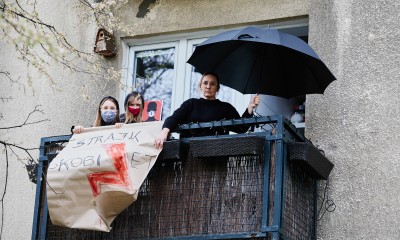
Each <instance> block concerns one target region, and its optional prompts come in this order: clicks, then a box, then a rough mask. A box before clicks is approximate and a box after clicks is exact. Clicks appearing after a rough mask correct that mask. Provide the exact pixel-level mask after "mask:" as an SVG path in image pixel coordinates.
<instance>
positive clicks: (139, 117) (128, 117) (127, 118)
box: [125, 92, 144, 123]
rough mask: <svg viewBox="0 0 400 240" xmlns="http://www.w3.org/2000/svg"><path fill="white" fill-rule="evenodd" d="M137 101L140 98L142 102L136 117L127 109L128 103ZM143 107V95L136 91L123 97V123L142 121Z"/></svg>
mask: <svg viewBox="0 0 400 240" xmlns="http://www.w3.org/2000/svg"><path fill="white" fill-rule="evenodd" d="M135 100H136V101H138V100H140V101H141V102H142V103H141V105H140V111H139V115H137V116H136V117H135V116H133V114H132V113H131V112H130V111H129V110H128V107H129V103H130V102H133V101H135ZM143 108H144V100H143V96H142V95H141V94H140V93H138V92H132V93H130V94H128V96H126V98H125V123H139V122H142V113H143Z"/></svg>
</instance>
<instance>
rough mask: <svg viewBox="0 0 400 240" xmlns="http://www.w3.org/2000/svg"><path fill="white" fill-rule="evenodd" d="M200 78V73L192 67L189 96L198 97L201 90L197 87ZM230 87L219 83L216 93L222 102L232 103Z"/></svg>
mask: <svg viewBox="0 0 400 240" xmlns="http://www.w3.org/2000/svg"><path fill="white" fill-rule="evenodd" d="M200 78H201V74H200V73H199V72H196V71H195V68H192V74H191V76H190V97H191V98H200V97H201V96H202V95H201V91H200V88H199V81H200ZM232 91H233V90H232V88H230V87H227V86H224V85H222V84H221V88H220V89H219V91H218V93H217V98H218V99H219V100H221V101H224V102H229V103H232V102H231V101H232Z"/></svg>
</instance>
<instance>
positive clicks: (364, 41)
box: [0, 0, 400, 239]
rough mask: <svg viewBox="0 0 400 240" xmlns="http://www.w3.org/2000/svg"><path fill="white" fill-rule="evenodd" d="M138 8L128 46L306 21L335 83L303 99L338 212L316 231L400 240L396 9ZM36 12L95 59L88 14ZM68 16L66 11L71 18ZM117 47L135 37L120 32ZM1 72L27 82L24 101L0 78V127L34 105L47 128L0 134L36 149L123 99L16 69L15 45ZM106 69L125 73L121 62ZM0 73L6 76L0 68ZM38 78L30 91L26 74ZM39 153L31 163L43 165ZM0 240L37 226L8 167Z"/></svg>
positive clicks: (236, 4) (113, 90) (338, 3)
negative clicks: (109, 101)
mask: <svg viewBox="0 0 400 240" xmlns="http://www.w3.org/2000/svg"><path fill="white" fill-rule="evenodd" d="M141 2H142V1H137V0H135V1H131V2H129V4H128V5H126V6H124V7H123V8H121V9H120V10H119V11H121V14H124V15H125V16H126V18H127V19H129V21H127V22H129V23H130V24H132V25H133V26H134V27H133V28H132V32H133V33H132V37H137V36H148V35H159V34H167V33H172V32H181V31H196V30H199V29H216V28H221V27H222V28H223V27H229V26H235V25H249V24H255V23H259V22H262V23H269V22H274V21H277V20H283V19H292V18H296V17H300V16H306V15H309V18H310V36H309V37H310V39H309V41H310V45H311V46H312V47H313V48H314V49H315V50H316V52H317V53H318V54H319V56H320V57H321V58H322V59H323V60H324V61H325V62H326V64H327V65H328V66H329V68H330V69H331V70H332V72H333V73H334V75H335V76H336V77H337V78H338V80H337V81H335V82H334V83H333V84H331V85H330V86H329V87H328V89H327V91H326V93H325V95H318V96H308V97H307V116H306V117H307V126H306V127H307V129H306V134H307V136H308V137H309V138H311V140H312V141H313V142H314V143H316V144H318V145H319V146H321V147H322V148H323V149H324V150H325V152H326V154H327V157H328V158H329V159H330V160H331V161H332V162H333V163H334V164H335V168H334V170H333V172H332V174H331V181H330V191H329V197H330V198H332V199H333V200H334V201H335V203H336V205H337V208H336V211H335V212H333V213H328V214H326V215H325V216H324V218H323V219H322V221H320V222H319V226H318V227H319V229H318V232H319V233H318V236H319V239H396V237H397V238H398V237H399V236H400V233H399V229H400V228H399V227H398V224H397V223H398V222H399V221H400V218H399V217H398V215H399V214H398V213H399V209H400V206H399V204H400V199H399V197H398V194H397V193H398V192H399V190H400V189H399V184H398V183H397V180H399V176H400V175H399V169H400V168H399V167H400V166H399V161H398V160H399V159H400V151H399V148H398V146H397V144H398V143H400V141H399V140H400V139H399V135H400V134H399V133H400V131H399V126H400V124H399V123H400V120H399V119H400V118H399V116H400V114H399V108H398V107H397V105H396V101H397V100H398V99H400V96H399V92H400V89H399V86H400V85H399V77H398V76H400V74H399V73H400V68H399V66H400V64H399V59H400V58H399V50H398V48H399V47H400V46H399V41H398V39H399V32H400V31H399V29H400V28H399V21H398V19H397V16H399V11H400V10H399V9H400V6H399V1H397V0H391V1H385V3H379V2H378V3H377V2H376V1H346V0H335V1H315V0H314V1H302V0H286V1H277V0H275V1H272V0H271V1H268V0H252V1H248V0H219V1H214V0H209V1H208V0H201V1H194V0H193V1H181V0H159V1H157V3H156V4H154V5H152V6H150V11H149V12H148V13H147V14H146V15H145V17H144V18H136V17H135V16H136V14H137V12H138V9H139V6H140V4H141ZM40 4H41V5H39V9H40V12H41V13H43V14H44V16H45V18H46V19H48V20H49V21H51V22H52V23H54V25H55V26H56V27H59V28H60V29H62V31H64V32H65V33H66V35H67V37H69V38H70V39H71V41H72V43H74V44H76V45H78V46H79V48H81V49H82V50H85V51H88V52H91V51H92V47H93V44H94V36H95V33H96V31H97V27H96V26H95V24H93V23H91V22H90V21H89V22H84V23H81V22H80V21H79V19H78V16H79V15H80V14H82V12H79V10H77V9H76V8H74V7H73V6H72V5H71V3H70V1H58V0H57V1H51V2H42V3H40ZM65 9H68V11H66V10H65ZM117 35H118V37H130V36H129V35H126V34H124V33H121V32H117ZM0 55H1V56H3V57H2V58H1V59H0V67H3V66H5V68H6V69H7V70H8V71H10V73H11V74H12V76H15V77H16V78H17V79H18V78H20V81H22V82H25V85H26V86H27V88H26V91H25V92H24V91H22V90H21V88H20V87H19V86H18V85H16V84H10V82H9V81H8V80H7V79H5V78H3V77H2V76H0V79H1V83H2V86H3V87H2V88H1V89H0V96H13V100H11V101H9V102H6V103H3V102H1V103H0V104H1V113H2V114H3V116H4V119H3V120H1V121H0V124H1V126H10V125H14V124H16V123H20V122H21V121H23V120H24V118H25V116H26V115H27V114H28V113H29V112H30V111H31V110H32V109H33V108H34V107H35V106H36V105H38V104H40V105H42V107H41V109H43V110H44V112H45V115H38V116H35V119H42V118H48V119H50V121H49V122H45V123H40V124H37V125H32V126H28V127H25V128H21V129H15V130H11V131H5V132H3V131H2V132H1V134H2V135H3V137H4V138H2V139H7V140H9V141H11V142H16V143H23V145H24V146H27V147H38V145H39V141H40V138H41V137H46V136H53V135H63V134H69V129H70V126H71V125H75V124H83V125H86V126H90V125H91V124H92V122H93V115H94V113H93V109H95V108H96V107H97V104H98V103H97V102H98V101H99V99H100V98H102V97H103V96H104V95H117V94H118V86H117V84H116V83H115V82H107V81H105V80H104V79H103V78H102V76H101V75H100V76H98V77H96V78H90V77H88V76H86V75H84V74H80V73H71V72H70V71H68V70H65V69H63V68H62V67H60V66H59V65H57V64H54V63H51V64H50V67H49V71H50V72H51V73H52V75H53V77H54V81H55V85H53V87H51V86H50V84H49V81H48V80H47V79H46V78H45V77H43V76H41V75H39V74H38V73H36V72H35V70H32V69H30V68H27V67H26V65H25V64H24V63H22V62H21V61H20V60H18V59H17V55H16V54H15V52H14V50H13V48H12V46H11V45H9V44H7V43H5V42H4V41H0ZM95 58H96V59H98V60H99V61H101V62H102V63H103V64H105V65H110V66H116V67H118V66H120V64H121V61H122V52H121V46H120V45H119V53H118V55H117V57H116V58H113V59H109V60H108V59H103V58H102V57H99V56H95ZM0 69H1V68H0ZM28 71H29V72H30V74H31V75H32V87H30V86H29V84H28V79H27V77H26V76H27V72H28ZM0 154H1V156H0V159H2V161H0V174H1V175H0V190H2V189H3V186H4V182H5V170H4V169H5V161H4V153H3V152H1V153H0ZM37 156H38V153H36V154H35V156H34V157H35V158H37ZM9 165H10V166H9V172H8V174H9V177H8V186H7V194H6V196H5V200H4V211H3V214H4V216H5V220H4V223H3V224H4V225H3V236H2V239H29V238H30V235H31V226H32V218H33V206H34V198H35V187H36V185H35V184H32V183H30V182H29V180H28V176H27V173H26V171H25V169H24V165H23V164H22V163H21V162H19V161H17V160H16V159H15V157H13V158H11V159H10V161H9Z"/></svg>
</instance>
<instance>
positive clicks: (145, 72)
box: [133, 48, 175, 120]
mask: <svg viewBox="0 0 400 240" xmlns="http://www.w3.org/2000/svg"><path fill="white" fill-rule="evenodd" d="M174 55H175V48H164V49H152V50H145V51H137V52H135V63H134V64H135V68H134V69H135V76H134V78H133V86H135V88H136V90H137V91H139V92H140V93H142V94H143V96H144V99H145V100H162V101H163V112H162V119H163V120H164V119H165V118H166V117H167V116H168V115H169V113H170V111H171V97H172V87H173V84H174V79H175V66H174V65H175V63H174V59H175V56H174Z"/></svg>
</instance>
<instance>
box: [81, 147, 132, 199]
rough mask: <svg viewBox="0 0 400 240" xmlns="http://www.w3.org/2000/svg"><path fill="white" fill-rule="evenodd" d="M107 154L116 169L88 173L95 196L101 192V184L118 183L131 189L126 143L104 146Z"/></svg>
mask: <svg viewBox="0 0 400 240" xmlns="http://www.w3.org/2000/svg"><path fill="white" fill-rule="evenodd" d="M103 147H104V148H105V149H106V152H107V155H108V156H109V157H110V159H111V161H112V162H113V164H114V167H115V169H116V171H105V172H96V173H91V174H88V175H87V178H88V180H89V184H90V187H91V188H92V191H93V196H94V197H96V196H98V195H99V194H101V185H104V184H108V185H117V186H119V187H123V188H126V189H129V190H131V189H132V186H131V182H130V180H129V175H128V166H127V164H126V158H125V144H124V143H117V144H110V145H104V146H103Z"/></svg>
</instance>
